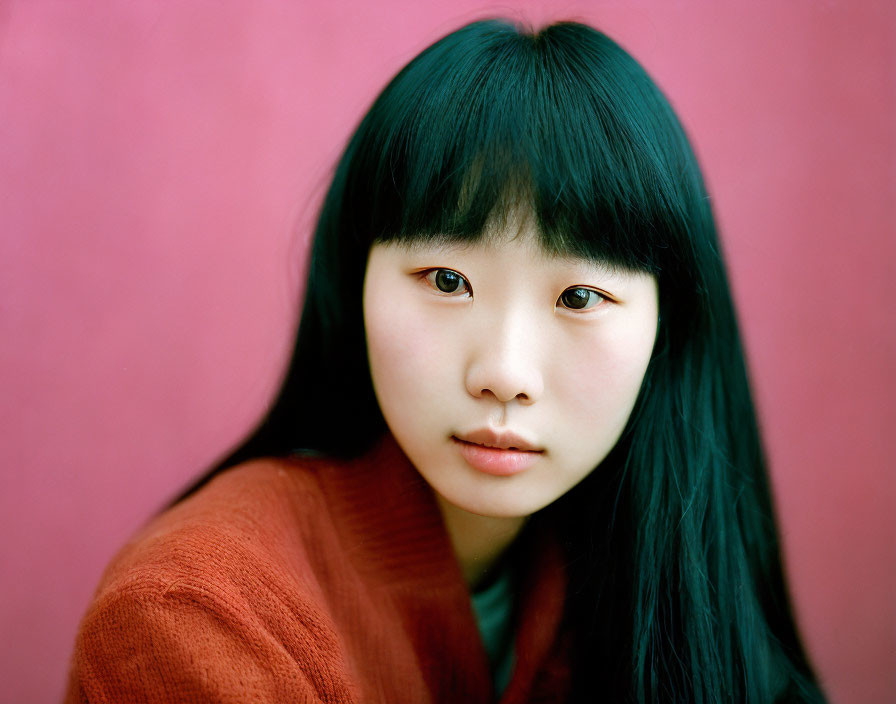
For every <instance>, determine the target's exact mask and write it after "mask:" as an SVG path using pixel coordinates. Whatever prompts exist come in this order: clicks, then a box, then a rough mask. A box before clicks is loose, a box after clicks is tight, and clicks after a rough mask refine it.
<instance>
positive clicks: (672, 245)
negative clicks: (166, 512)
mask: <svg viewBox="0 0 896 704" xmlns="http://www.w3.org/2000/svg"><path fill="white" fill-rule="evenodd" d="M521 199H522V200H524V201H525V202H526V203H527V204H528V205H529V206H531V209H532V212H533V213H534V214H535V215H536V216H537V219H538V231H539V233H540V236H541V238H542V244H543V245H544V246H545V248H546V249H547V250H549V251H553V252H557V253H561V254H570V255H574V256H584V257H590V258H597V259H600V260H603V261H608V262H610V263H611V264H613V265H617V266H621V267H625V268H627V269H633V270H637V271H644V272H649V273H651V274H653V275H655V276H656V278H657V282H658V287H659V301H660V324H659V331H658V336H657V341H656V345H655V348H654V352H653V357H652V359H651V362H650V365H649V367H648V370H647V374H646V377H645V379H644V382H643V385H642V388H641V391H640V394H639V396H638V400H637V402H636V405H635V409H634V411H633V412H632V415H631V417H630V419H629V422H628V425H627V428H626V430H625V432H624V433H623V436H622V438H621V439H620V441H619V442H618V444H617V445H616V447H615V448H614V449H613V451H612V452H611V453H610V455H609V456H608V457H607V458H606V459H605V460H604V461H603V462H602V463H601V465H600V466H599V467H598V468H597V469H596V470H595V471H594V472H592V473H591V475H590V476H589V477H588V478H587V479H586V480H585V481H583V482H582V483H581V484H579V485H578V486H577V487H576V488H575V489H573V490H572V491H570V492H569V493H568V494H567V495H566V496H564V497H563V498H561V499H560V500H559V501H557V502H556V503H555V504H554V505H552V506H550V507H548V508H547V509H544V511H543V512H542V514H543V515H542V516H539V520H550V521H554V522H556V523H557V524H558V525H560V526H561V530H562V533H563V535H564V538H565V544H566V547H567V550H568V558H569V564H570V571H571V583H570V589H569V598H568V606H567V613H568V616H567V617H568V619H569V620H570V622H571V623H575V624H577V628H576V632H577V634H578V640H577V643H576V648H575V653H576V655H575V657H576V661H575V662H574V665H573V666H574V677H575V685H576V692H577V700H581V701H591V700H597V699H604V700H607V701H625V702H628V701H636V702H718V701H724V702H752V703H758V702H772V701H800V702H802V701H805V702H820V701H823V696H822V694H821V692H820V689H819V688H818V685H817V683H816V679H815V677H814V675H813V673H812V670H811V667H810V665H809V663H808V661H807V659H806V656H805V654H804V651H803V649H802V647H801V645H800V641H799V638H798V635H797V631H796V628H795V625H794V620H793V617H792V611H791V607H790V605H789V601H788V595H787V591H786V588H785V583H784V579H783V574H782V568H781V557H780V554H779V547H778V538H777V532H776V527H775V521H774V515H773V511H772V505H771V500H770V494H769V483H768V476H767V470H766V463H765V460H764V457H763V452H762V446H761V441H760V437H759V430H758V427H757V422H756V415H755V410H754V406H753V402H752V399H751V394H750V388H749V383H748V378H747V372H746V365H745V362H744V355H743V351H742V345H741V341H740V336H739V332H738V326H737V320H736V315H735V311H734V308H733V305H732V300H731V295H730V292H729V287H728V282H727V276H726V272H725V266H724V262H723V260H722V256H721V247H720V244H719V241H718V238H717V233H716V227H715V223H714V219H713V215H712V212H711V208H710V201H709V199H708V196H707V193H706V189H705V187H704V184H703V179H702V176H701V173H700V169H699V166H698V164H697V161H696V158H695V156H694V153H693V151H692V149H691V147H690V145H689V143H688V139H687V137H686V135H685V133H684V130H683V128H682V127H681V125H680V123H679V121H678V119H677V118H676V116H675V114H674V112H673V110H672V108H671V107H670V105H669V103H668V102H667V100H666V99H665V97H664V96H663V94H662V93H661V92H660V90H659V88H658V87H657V86H656V85H655V84H654V82H653V81H652V80H651V79H650V77H649V76H648V75H647V74H646V73H645V71H644V70H643V69H642V68H641V67H640V65H639V64H638V63H637V62H636V61H635V60H634V59H633V58H632V57H631V56H629V55H628V54H627V53H626V52H625V51H624V50H623V49H622V48H620V47H619V46H618V45H617V44H616V43H614V42H613V41H612V40H611V39H609V38H608V37H607V36H605V35H604V34H602V33H600V32H598V31H596V30H594V29H592V28H590V27H588V26H586V25H583V24H578V23H572V22H565V23H558V24H553V25H550V26H548V27H546V28H544V29H541V30H539V31H530V30H528V29H524V28H521V27H519V26H517V25H515V24H513V23H510V22H507V21H502V20H486V21H479V22H474V23H472V24H469V25H467V26H464V27H462V28H461V29H459V30H457V31H455V32H453V33H451V34H449V35H448V36H446V37H444V38H443V39H441V40H439V41H438V42H436V43H435V44H433V45H432V46H430V47H429V48H427V49H426V50H425V51H423V52H422V53H421V54H420V55H418V56H417V57H416V58H415V59H414V60H412V61H411V62H410V63H409V64H408V65H407V66H405V67H404V68H403V69H402V70H401V71H400V72H399V73H398V74H397V75H396V76H395V78H394V79H393V80H392V81H391V82H390V83H389V84H388V85H387V86H386V88H385V89H384V90H383V91H382V93H381V94H380V95H379V97H378V98H377V99H376V101H375V102H374V104H373V105H372V107H371V108H370V110H369V111H368V113H367V114H366V115H365V117H364V118H363V120H362V121H361V123H360V125H359V126H358V128H357V130H356V131H355V133H354V135H353V136H352V138H351V140H350V142H349V144H348V146H347V148H346V150H345V152H344V154H343V156H342V158H341V160H340V161H339V163H338V165H337V168H336V171H335V174H334V177H333V181H332V185H331V186H330V189H329V191H328V193H327V195H326V198H325V200H324V203H323V206H322V209H321V211H320V215H319V218H318V223H317V227H316V231H315V235H314V242H313V248H312V254H311V261H310V265H309V269H308V271H309V276H308V286H307V290H306V298H305V303H304V308H303V312H302V317H301V321H300V326H299V331H298V335H297V339H296V343H295V350H294V354H293V357H292V361H291V363H290V366H289V368H288V370H287V373H286V376H285V379H284V382H283V385H282V387H281V389H280V393H279V395H278V397H277V398H276V400H275V401H274V403H273V405H272V407H271V408H270V410H269V412H268V414H267V416H266V417H265V419H264V420H263V421H262V423H261V424H260V426H259V427H258V428H257V429H256V431H255V432H254V433H253V434H252V435H251V436H250V437H249V439H248V440H246V441H245V442H244V443H243V444H242V445H241V446H239V447H238V448H237V449H236V450H235V451H234V452H233V453H232V454H231V455H230V456H229V457H227V459H225V460H224V461H223V462H222V463H220V465H218V467H216V468H215V469H214V470H212V472H211V473H210V474H209V475H207V476H206V477H204V478H203V479H202V480H200V482H199V484H201V483H203V482H204V481H206V480H207V479H208V478H209V476H211V474H214V473H215V472H216V471H218V470H220V469H222V468H224V467H227V466H231V465H233V464H235V463H237V462H240V461H242V460H245V459H248V458H250V457H255V456H260V455H283V454H289V453H291V452H295V451H296V450H299V449H306V450H307V449H311V450H316V451H319V452H324V453H328V454H333V455H343V456H352V455H357V454H360V453H361V452H363V451H364V450H365V449H366V448H367V447H369V446H370V444H371V443H372V442H373V441H374V440H375V439H376V438H377V437H379V436H380V435H381V434H382V433H383V432H384V431H385V423H384V421H383V418H382V415H381V413H380V411H379V408H378V406H377V403H376V399H375V396H374V393H373V389H372V385H371V381H370V375H369V371H368V365H367V359H366V351H365V335H364V327H363V320H362V316H361V305H360V300H361V290H362V282H363V278H364V271H365V265H366V261H367V255H368V252H369V250H370V247H371V245H372V244H373V243H374V242H385V241H390V240H414V239H420V238H424V239H432V238H446V237H447V238H450V239H451V240H460V241H463V240H476V239H477V238H479V237H481V236H482V233H483V230H484V227H485V224H486V223H487V222H488V221H489V219H490V218H494V217H496V216H497V217H501V216H507V215H510V211H511V210H512V208H513V207H514V204H518V203H519V202H520V201H521ZM322 370H327V373H321V372H322ZM344 417H350V418H351V419H352V425H353V428H354V430H355V432H354V433H353V434H352V436H351V437H350V438H347V437H345V436H343V435H342V434H341V433H340V432H339V431H338V430H337V429H336V426H338V425H339V424H336V423H333V419H334V418H344ZM199 484H197V486H198V485H199ZM195 488H196V487H194V489H195ZM188 493H189V492H188Z"/></svg>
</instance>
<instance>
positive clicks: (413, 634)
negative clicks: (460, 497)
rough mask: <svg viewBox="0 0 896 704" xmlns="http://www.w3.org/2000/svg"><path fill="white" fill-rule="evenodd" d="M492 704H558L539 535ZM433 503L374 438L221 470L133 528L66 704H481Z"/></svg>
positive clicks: (481, 684)
mask: <svg viewBox="0 0 896 704" xmlns="http://www.w3.org/2000/svg"><path fill="white" fill-rule="evenodd" d="M536 540H537V544H535V545H533V546H532V549H531V551H530V552H527V555H531V559H530V560H529V564H528V567H527V569H526V572H525V576H524V578H523V580H522V586H521V593H520V597H519V604H518V609H517V615H516V619H517V621H516V624H517V632H516V641H515V654H516V664H515V669H514V672H513V675H512V678H511V681H510V683H509V685H508V687H507V689H506V690H505V692H504V695H503V696H502V698H501V702H502V703H506V704H510V703H512V702H558V701H564V700H565V695H566V692H567V689H568V681H569V669H568V665H567V657H566V653H567V651H566V648H565V647H564V645H563V644H564V643H565V642H566V641H567V638H565V637H563V636H561V635H560V631H559V622H560V619H561V612H562V604H563V591H564V586H565V584H564V573H563V568H562V560H561V557H560V553H559V549H558V547H557V546H556V544H555V543H553V542H552V541H551V540H550V539H548V538H546V537H544V536H542V537H540V538H537V539H536ZM493 700H494V694H493V689H492V680H491V675H490V673H489V669H488V659H487V656H486V653H485V650H484V647H483V645H482V642H481V639H480V636H479V632H478V630H477V626H476V622H475V618H474V615H473V612H472V608H471V604H470V598H469V593H468V591H467V588H466V585H465V583H464V581H463V576H462V574H461V571H460V568H459V566H458V564H457V561H456V559H455V557H454V554H453V552H452V549H451V545H450V542H449V538H448V535H447V533H446V531H445V528H444V525H443V523H442V520H441V515H440V513H439V511H438V508H437V506H436V503H435V501H434V498H433V495H432V492H431V490H430V489H429V487H428V486H427V485H426V484H425V483H424V482H423V480H422V479H421V478H420V476H419V474H418V473H417V472H416V470H415V469H414V468H413V466H412V465H411V464H410V462H409V461H408V459H407V458H406V457H405V455H404V454H403V453H402V452H401V450H400V449H399V448H398V446H397V444H396V443H395V441H394V439H392V437H391V436H389V435H387V436H386V437H385V438H384V439H383V440H382V441H381V442H380V443H379V444H378V445H377V446H376V447H375V448H374V449H373V450H371V452H369V453H368V454H367V455H366V456H364V457H362V458H361V459H358V460H354V461H350V462H336V461H332V460H322V459H313V460H310V459H303V460H286V459H265V460H256V461H253V462H249V463H246V464H244V465H241V466H239V467H236V468H233V469H230V470H228V471H226V472H224V473H223V474H221V475H220V476H218V477H217V478H216V479H215V480H213V481H212V482H211V483H210V484H208V485H207V486H206V487H204V488H203V489H201V490H200V491H199V492H198V493H196V494H195V495H193V496H192V497H190V498H189V499H187V500H186V501H184V502H182V503H180V504H178V505H177V506H175V507H174V508H172V509H170V510H169V511H167V512H166V513H164V514H163V515H161V516H160V517H158V518H156V519H155V520H154V521H153V522H151V523H150V524H149V525H147V526H146V527H145V528H144V529H143V530H142V531H141V532H140V533H139V534H138V535H137V536H135V538H134V539H133V540H132V541H131V542H130V543H128V545H126V546H125V547H124V549H123V550H122V551H121V552H120V553H119V555H118V556H117V557H116V558H115V560H114V561H113V562H112V564H111V565H110V566H109V567H108V569H107V570H106V573H105V574H104V576H103V579H102V581H101V583H100V586H99V588H98V590H97V593H96V596H95V599H94V601H93V603H92V604H91V606H90V608H89V610H88V612H87V614H86V616H85V617H84V620H83V622H82V624H81V627H80V630H79V632H78V636H77V642H76V648H75V653H74V656H73V660H72V670H71V676H70V680H69V688H68V694H67V698H66V701H67V702H69V703H73V702H94V703H99V702H115V703H116V704H118V703H123V702H364V703H367V702H371V703H374V702H383V703H387V704H401V703H402V702H408V703H411V702H413V704H426V703H427V702H432V703H435V702H444V703H446V704H447V703H449V702H450V703H451V704H458V703H460V702H463V703H464V704H468V703H472V704H476V703H479V702H483V703H485V702H492V701H493Z"/></svg>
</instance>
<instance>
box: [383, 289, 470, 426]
mask: <svg viewBox="0 0 896 704" xmlns="http://www.w3.org/2000/svg"><path fill="white" fill-rule="evenodd" d="M369 303H370V309H369V310H370V313H369V314H368V315H367V316H366V324H367V351H368V357H369V361H370V372H371V377H372V379H373V384H374V388H375V390H376V394H377V398H378V399H379V401H380V405H381V406H382V407H383V411H384V413H385V414H386V416H387V420H389V416H392V417H393V418H395V417H402V418H404V417H407V418H409V419H412V420H416V421H418V422H419V421H420V420H424V419H425V416H423V417H421V416H418V417H416V419H415V414H419V413H420V411H421V410H423V408H422V407H423V406H425V405H426V404H427V403H431V402H432V399H433V398H438V397H439V396H440V394H439V391H440V389H442V388H443V386H444V384H445V383H446V379H447V377H448V376H450V374H451V370H452V369H453V367H452V365H451V363H450V361H451V358H452V352H451V349H450V340H448V339H446V336H445V331H444V330H440V329H439V328H438V327H434V326H433V325H432V323H427V322H426V319H425V318H424V317H422V316H420V315H418V314H417V312H416V311H414V310H413V308H411V307H406V308H396V307H395V306H394V305H393V306H389V305H383V303H385V302H379V303H378V302H377V301H375V300H371V301H369Z"/></svg>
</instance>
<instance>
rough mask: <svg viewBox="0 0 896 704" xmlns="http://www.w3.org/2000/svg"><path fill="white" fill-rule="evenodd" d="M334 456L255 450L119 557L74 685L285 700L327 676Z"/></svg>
mask: <svg viewBox="0 0 896 704" xmlns="http://www.w3.org/2000/svg"><path fill="white" fill-rule="evenodd" d="M325 465H326V463H322V462H319V461H315V462H308V461H300V462H296V461H291V460H283V459H264V460H256V461H252V462H249V463H246V464H244V465H240V466H238V467H234V468H232V469H230V470H227V471H225V472H223V473H222V474H221V475H219V476H218V477H216V478H215V479H214V480H213V481H211V482H210V483H209V484H208V485H207V486H205V487H204V488H203V489H201V490H200V491H198V492H197V493H196V494H195V495H194V496H192V497H190V498H189V499H187V500H185V501H184V502H182V503H181V504H178V505H176V506H174V507H172V508H171V509H169V510H168V511H166V512H165V513H163V514H161V515H160V516H158V517H156V518H155V519H154V520H152V521H151V522H150V523H149V524H147V525H146V526H145V527H144V528H143V529H142V530H141V531H140V532H139V533H138V534H137V535H136V536H135V537H134V538H133V539H132V540H131V541H130V542H129V543H128V544H127V545H126V546H125V547H124V548H123V549H122V551H121V552H120V553H119V554H118V555H117V556H116V558H115V559H114V560H113V561H112V563H111V564H110V566H109V567H108V568H107V570H106V573H105V574H104V576H103V579H102V581H101V583H100V586H99V588H98V589H97V592H96V595H95V597H94V600H93V602H92V604H91V605H90V608H89V609H88V611H87V614H86V615H85V617H84V619H83V621H82V623H81V626H80V629H79V633H78V639H77V643H76V650H75V655H74V659H73V663H72V683H71V685H70V693H71V692H73V691H75V689H79V690H80V691H84V692H86V691H87V690H90V691H91V692H92V694H91V697H89V700H90V701H124V700H130V697H131V695H132V694H134V695H135V696H136V692H140V696H138V697H137V698H138V699H139V698H141V697H145V695H146V693H148V692H151V691H156V690H158V691H162V690H164V692H165V693H166V694H169V693H171V692H175V691H177V692H180V691H182V690H183V691H190V692H200V691H201V692H204V695H203V696H206V697H208V696H211V694H212V693H213V694H214V696H211V699H214V700H216V701H225V700H226V701H230V699H227V697H226V696H224V693H225V692H226V691H229V690H228V689H227V688H228V687H230V686H234V687H237V689H234V690H233V691H235V692H237V691H245V690H241V689H240V688H243V687H244V686H250V688H251V687H259V688H262V689H264V691H265V694H266V696H267V695H268V694H269V695H271V697H272V699H282V698H284V697H286V698H291V696H292V695H289V696H287V693H292V694H295V693H296V692H298V691H304V690H303V689H302V688H303V687H312V689H314V688H315V687H316V686H317V685H318V684H321V683H320V682H316V680H315V678H316V677H318V675H319V673H318V674H315V673H317V672H318V671H320V672H324V673H326V672H327V665H326V664H327V663H338V661H339V658H340V657H341V656H340V650H339V646H338V638H337V636H336V633H335V628H334V626H333V624H332V621H331V619H330V617H329V613H328V609H327V606H326V599H325V597H324V592H325V590H324V588H323V585H322V584H321V580H320V578H319V574H320V573H321V570H320V569H319V566H318V565H316V564H315V561H314V558H313V556H312V555H309V546H310V545H313V543H314V541H315V539H316V536H322V539H323V540H324V541H326V540H328V538H327V537H326V533H327V532H328V530H329V529H328V527H327V526H328V522H329V518H328V507H327V502H326V500H325V496H324V495H323V492H322V490H321V486H320V483H319V482H318V479H317V477H316V476H315V471H316V470H317V469H319V468H321V467H324V466H325ZM331 552H333V551H331ZM328 557H329V556H328ZM301 662H306V663H309V667H311V665H312V664H313V663H319V664H320V667H318V665H314V666H313V667H314V668H317V669H316V670H313V668H312V670H313V671H312V670H303V669H302V668H301V667H299V668H296V663H301ZM338 670H339V668H338V667H337V668H336V669H335V670H333V672H338ZM321 686H326V687H328V688H329V687H332V686H336V685H334V682H333V681H332V678H331V679H330V680H327V682H325V683H324V684H321ZM160 687H161V688H162V689H161V690H160V689H159V688H160ZM168 687H175V688H178V689H176V690H169V689H167V688H168ZM131 688H138V689H134V690H133V691H132V689H131ZM153 688H155V689H153ZM184 688H186V690H184ZM204 688H212V689H213V690H214V692H212V689H209V690H208V691H206V689H204ZM221 688H223V689H221ZM275 694H276V696H274V695H275ZM82 696H85V697H86V695H82ZM197 696H199V695H198V694H197ZM145 698H148V699H149V700H152V697H145ZM293 698H294V697H293ZM262 699H263V698H262ZM203 700H204V699H203ZM236 700H239V699H238V698H237V699H235V701H236ZM70 701H74V700H70Z"/></svg>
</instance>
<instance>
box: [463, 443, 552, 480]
mask: <svg viewBox="0 0 896 704" xmlns="http://www.w3.org/2000/svg"><path fill="white" fill-rule="evenodd" d="M451 440H452V441H453V442H454V444H455V445H457V449H458V451H459V452H460V455H461V457H463V458H464V460H465V461H466V462H467V464H468V465H470V466H471V467H472V468H473V469H477V470H479V471H480V472H484V473H485V474H491V475H494V476H496V477H510V476H513V475H514V474H519V473H520V472H524V471H525V470H527V469H529V467H531V466H532V465H533V464H535V463H536V462H538V459H539V458H540V457H541V455H542V453H541V452H534V451H524V450H502V449H501V448H498V447H485V446H483V445H476V444H475V443H472V442H464V441H463V440H458V439H457V438H455V437H452V438H451Z"/></svg>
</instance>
